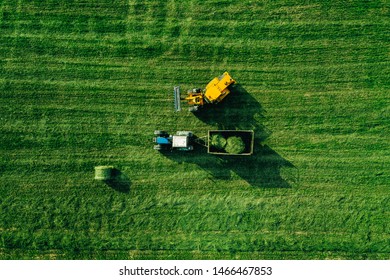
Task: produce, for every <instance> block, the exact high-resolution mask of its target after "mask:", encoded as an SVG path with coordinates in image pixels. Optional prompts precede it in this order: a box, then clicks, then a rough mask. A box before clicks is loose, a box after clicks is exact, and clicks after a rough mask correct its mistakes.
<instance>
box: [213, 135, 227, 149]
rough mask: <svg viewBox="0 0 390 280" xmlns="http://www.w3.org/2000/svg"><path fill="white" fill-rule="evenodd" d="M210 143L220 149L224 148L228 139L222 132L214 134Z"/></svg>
mask: <svg viewBox="0 0 390 280" xmlns="http://www.w3.org/2000/svg"><path fill="white" fill-rule="evenodd" d="M210 144H211V146H213V147H214V148H216V149H218V150H223V148H225V146H226V139H225V137H223V136H222V135H221V134H214V135H213V136H211V142H210Z"/></svg>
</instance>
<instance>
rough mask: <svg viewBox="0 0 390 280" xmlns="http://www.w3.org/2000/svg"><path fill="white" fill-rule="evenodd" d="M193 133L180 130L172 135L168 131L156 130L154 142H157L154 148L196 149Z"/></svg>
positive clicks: (159, 149) (160, 149)
mask: <svg viewBox="0 0 390 280" xmlns="http://www.w3.org/2000/svg"><path fill="white" fill-rule="evenodd" d="M193 138H194V137H193V134H192V132H191V131H178V132H176V134H174V135H170V134H169V133H167V132H166V131H162V130H156V131H154V138H153V142H154V143H155V145H154V149H155V150H158V151H162V150H179V151H191V150H193V149H194V146H193V145H192V144H193Z"/></svg>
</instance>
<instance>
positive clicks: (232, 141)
mask: <svg viewBox="0 0 390 280" xmlns="http://www.w3.org/2000/svg"><path fill="white" fill-rule="evenodd" d="M226 142H227V143H226V147H225V151H226V152H227V153H229V154H241V153H242V152H244V151H245V143H244V141H242V138H241V137H238V136H232V137H229V138H228V139H227V141H226Z"/></svg>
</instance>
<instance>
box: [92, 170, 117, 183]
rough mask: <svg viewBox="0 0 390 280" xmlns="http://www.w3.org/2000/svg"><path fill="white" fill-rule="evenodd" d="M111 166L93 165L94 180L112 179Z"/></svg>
mask: <svg viewBox="0 0 390 280" xmlns="http://www.w3.org/2000/svg"><path fill="white" fill-rule="evenodd" d="M113 170H114V167H113V166H95V180H100V181H109V180H111V179H112V175H113V174H112V173H113Z"/></svg>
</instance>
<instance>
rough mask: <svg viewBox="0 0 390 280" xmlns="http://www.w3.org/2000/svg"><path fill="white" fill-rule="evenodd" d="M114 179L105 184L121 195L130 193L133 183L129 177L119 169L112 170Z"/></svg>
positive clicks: (106, 181)
mask: <svg viewBox="0 0 390 280" xmlns="http://www.w3.org/2000/svg"><path fill="white" fill-rule="evenodd" d="M111 176H112V179H110V180H105V181H104V182H105V183H106V184H107V185H108V186H109V187H110V188H112V189H113V190H115V191H117V192H121V193H129V192H130V186H131V182H130V179H129V177H127V175H126V174H124V173H123V172H122V171H120V170H119V169H117V168H114V169H113V170H112V175H111Z"/></svg>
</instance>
